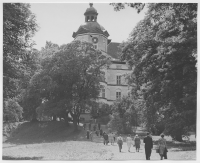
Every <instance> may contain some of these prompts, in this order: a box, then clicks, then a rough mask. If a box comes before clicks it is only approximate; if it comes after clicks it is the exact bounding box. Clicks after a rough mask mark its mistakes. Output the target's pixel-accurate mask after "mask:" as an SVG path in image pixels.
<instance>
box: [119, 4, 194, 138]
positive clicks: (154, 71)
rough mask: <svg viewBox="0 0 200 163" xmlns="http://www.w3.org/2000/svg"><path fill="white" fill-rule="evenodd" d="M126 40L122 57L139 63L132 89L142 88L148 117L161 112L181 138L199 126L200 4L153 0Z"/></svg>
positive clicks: (167, 127) (170, 131)
mask: <svg viewBox="0 0 200 163" xmlns="http://www.w3.org/2000/svg"><path fill="white" fill-rule="evenodd" d="M127 44H128V45H125V46H124V47H123V55H122V59H126V60H127V61H128V62H129V63H130V64H131V65H134V66H135V68H134V71H133V75H132V79H131V81H132V82H133V83H135V84H136V87H135V89H133V93H134V94H137V90H141V91H142V92H143V96H144V99H145V103H146V109H147V110H146V111H147V116H148V117H147V119H148V122H149V123H150V124H155V123H157V122H158V119H160V117H163V120H164V121H165V124H166V125H165V133H166V134H169V135H171V136H172V137H174V138H176V139H177V140H179V141H181V140H182V135H183V134H184V132H185V131H186V130H188V129H189V130H191V128H195V126H196V89H197V69H196V62H197V60H196V56H197V4H194V3H190V4H186V3H181V4H179V3H175V4H173V3H168V4H162V3H159V4H149V5H148V12H147V14H146V16H145V18H144V20H142V21H141V22H139V23H138V25H137V26H136V27H135V28H134V30H133V31H132V33H131V35H130V38H129V40H128V43H127ZM157 115H159V116H157ZM158 117H159V118H158Z"/></svg>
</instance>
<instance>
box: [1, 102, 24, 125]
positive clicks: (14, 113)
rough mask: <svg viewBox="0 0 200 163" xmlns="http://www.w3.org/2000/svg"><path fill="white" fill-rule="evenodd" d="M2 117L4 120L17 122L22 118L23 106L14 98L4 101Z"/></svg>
mask: <svg viewBox="0 0 200 163" xmlns="http://www.w3.org/2000/svg"><path fill="white" fill-rule="evenodd" d="M3 112H4V114H3V119H4V121H6V122H19V121H20V120H21V119H22V113H23V108H22V107H21V106H20V105H19V104H18V103H17V102H16V101H15V100H14V99H8V100H7V101H5V102H4V108H3Z"/></svg>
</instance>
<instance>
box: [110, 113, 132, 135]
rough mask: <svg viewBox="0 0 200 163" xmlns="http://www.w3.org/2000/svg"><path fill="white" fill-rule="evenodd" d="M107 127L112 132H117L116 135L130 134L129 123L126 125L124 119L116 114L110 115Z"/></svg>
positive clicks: (130, 127)
mask: <svg viewBox="0 0 200 163" xmlns="http://www.w3.org/2000/svg"><path fill="white" fill-rule="evenodd" d="M108 126H109V127H110V128H111V129H112V130H114V131H117V133H119V134H131V133H132V126H131V125H130V123H128V122H127V121H126V119H125V118H120V116H119V114H118V113H114V114H113V115H112V117H111V120H110V122H109V123H108Z"/></svg>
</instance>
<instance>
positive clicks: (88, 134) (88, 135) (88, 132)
mask: <svg viewBox="0 0 200 163" xmlns="http://www.w3.org/2000/svg"><path fill="white" fill-rule="evenodd" d="M89 138H90V131H89V130H87V139H89Z"/></svg>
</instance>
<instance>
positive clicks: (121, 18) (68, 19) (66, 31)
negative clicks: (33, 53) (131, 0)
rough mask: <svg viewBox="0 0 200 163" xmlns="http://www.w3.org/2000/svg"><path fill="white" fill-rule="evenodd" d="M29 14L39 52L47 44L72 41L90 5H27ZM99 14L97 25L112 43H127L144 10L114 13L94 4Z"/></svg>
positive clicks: (110, 8)
mask: <svg viewBox="0 0 200 163" xmlns="http://www.w3.org/2000/svg"><path fill="white" fill-rule="evenodd" d="M30 4H31V8H30V9H31V11H32V12H33V13H34V14H35V15H36V20H37V24H38V25H39V30H38V32H36V34H35V36H34V37H33V38H32V39H33V40H34V41H35V43H36V45H35V46H34V48H36V49H38V50H40V49H41V47H44V46H45V43H46V41H51V42H53V43H55V44H58V45H59V46H60V45H62V44H67V43H70V42H71V41H73V37H72V34H73V32H76V31H77V30H78V28H79V26H80V25H81V24H83V23H84V22H85V16H84V12H85V11H86V9H87V8H89V7H90V6H89V3H30ZM93 7H94V8H95V9H96V10H97V12H98V17H97V22H98V23H99V24H100V25H102V26H103V27H104V28H105V29H106V30H107V31H108V33H109V34H110V36H109V37H108V38H109V39H111V40H112V42H119V43H121V42H122V41H126V40H127V38H128V37H129V34H130V33H131V31H132V30H133V28H134V27H135V26H136V24H137V23H138V22H139V21H140V20H142V19H143V18H144V16H145V12H146V11H147V9H146V8H145V9H144V10H143V11H142V12H140V13H139V14H138V13H137V11H136V10H135V9H133V8H131V7H126V8H125V9H123V10H121V11H118V12H116V11H114V7H113V6H111V5H109V3H93Z"/></svg>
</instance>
